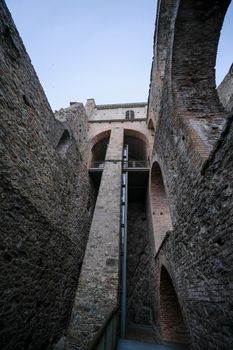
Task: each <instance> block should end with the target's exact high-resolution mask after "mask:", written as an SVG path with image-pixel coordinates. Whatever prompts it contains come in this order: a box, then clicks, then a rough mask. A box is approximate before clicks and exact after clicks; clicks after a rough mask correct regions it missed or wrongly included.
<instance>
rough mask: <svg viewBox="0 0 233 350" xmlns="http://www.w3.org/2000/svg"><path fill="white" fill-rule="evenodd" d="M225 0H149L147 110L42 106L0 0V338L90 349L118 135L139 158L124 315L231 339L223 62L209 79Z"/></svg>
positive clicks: (188, 337)
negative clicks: (153, 4)
mask: <svg viewBox="0 0 233 350" xmlns="http://www.w3.org/2000/svg"><path fill="white" fill-rule="evenodd" d="M228 4H229V1H228V0H224V1H219V0H213V1H204V0H203V1H202V0H200V1H192V0H180V1H178V0H160V1H159V6H158V10H157V21H156V33H155V38H154V59H153V64H152V70H151V84H150V92H149V99H148V108H147V104H146V103H128V104H117V105H116V104H113V105H96V104H95V101H94V99H89V100H88V101H87V103H86V105H85V107H84V106H83V105H82V104H81V103H77V102H72V103H71V105H70V107H68V108H65V109H61V110H60V111H58V112H56V113H55V116H54V115H53V113H52V111H51V108H50V106H49V104H48V102H47V99H46V96H45V95H44V92H43V90H42V88H41V86H40V83H39V80H38V78H37V76H36V73H35V71H34V69H33V67H32V65H31V63H30V59H29V57H28V55H27V53H26V51H25V48H24V46H23V43H22V41H21V39H20V37H19V35H18V32H17V30H16V28H15V26H14V24H13V22H12V19H11V16H10V14H9V12H8V10H7V8H6V6H5V4H4V1H0V15H1V19H2V21H1V23H0V35H1V38H2V39H3V40H2V41H1V46H0V63H1V73H3V74H1V75H0V113H1V131H0V136H1V143H0V156H1V157H0V167H1V168H0V169H1V173H0V177H1V182H0V189H1V202H0V214H1V215H0V227H1V243H0V259H1V266H0V268H1V274H2V276H3V277H2V282H1V295H2V298H1V302H0V306H1V318H0V325H1V327H0V335H1V348H2V349H3V350H13V349H14V350H22V349H24V350H32V349H33V350H36V349H38V350H39V349H52V348H53V349H59V350H60V349H64V348H65V349H70V350H71V349H72V350H78V349H79V350H88V349H89V348H90V347H91V346H92V344H93V340H94V339H96V336H97V335H98V334H99V333H100V331H101V329H102V326H103V324H104V322H105V320H106V319H107V318H108V317H109V315H110V314H111V312H112V310H114V309H115V308H118V306H119V296H120V293H119V291H120V279H119V262H120V259H119V234H120V219H121V215H122V214H121V212H120V202H121V175H122V166H123V165H122V149H123V145H124V143H127V144H128V145H129V150H130V151H129V154H130V156H131V157H132V159H130V161H132V164H133V165H132V168H133V167H134V166H135V164H136V161H141V162H142V163H143V162H144V163H143V164H144V165H143V167H145V168H146V169H144V171H145V172H146V175H145V174H144V175H145V176H144V175H143V176H142V172H140V171H139V172H138V174H137V173H136V172H135V173H133V175H132V176H131V180H132V179H133V181H132V183H133V185H132V184H131V185H132V187H131V188H130V190H129V197H130V200H129V210H128V268H127V272H128V284H127V290H128V304H127V324H128V325H129V324H130V323H134V324H137V326H138V325H143V326H145V325H146V326H152V327H153V336H154V339H155V340H156V341H157V342H160V343H167V342H168V343H179V344H183V345H185V346H186V347H189V348H190V349H192V350H206V349H208V350H220V349H221V350H228V349H230V348H231V346H232V343H233V331H232V330H233V328H232V319H233V313H232V304H233V281H232V275H233V271H232V266H233V255H232V243H233V242H232V226H233V222H232V217H233V212H232V210H233V206H232V203H233V198H232V197H233V186H232V184H233V164H232V161H233V157H232V147H233V144H232V143H233V118H232V115H231V111H232V67H231V69H230V71H229V73H228V75H227V76H226V78H225V79H224V81H223V82H222V84H220V86H219V87H218V90H217V89H216V86H215V74H214V65H215V57H216V50H217V44H218V38H219V35H220V30H221V26H222V22H223V19H224V15H225V12H226V10H227V6H228ZM219 98H220V99H219ZM101 148H103V149H101ZM93 160H94V161H97V165H96V167H97V173H98V174H96V175H95V176H96V177H93V176H92V177H91V170H93V167H92V166H93V162H92V161H93ZM145 164H146V165H145ZM88 170H89V174H88ZM131 170H132V169H131ZM133 170H134V171H135V169H133ZM124 171H126V170H124ZM128 171H129V170H128ZM148 173H149V175H148ZM101 174H102V175H101ZM92 180H93V181H92ZM86 244H87V246H86ZM79 275H80V276H79ZM55 344H56V345H55Z"/></svg>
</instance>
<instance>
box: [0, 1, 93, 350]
mask: <svg viewBox="0 0 233 350" xmlns="http://www.w3.org/2000/svg"><path fill="white" fill-rule="evenodd" d="M0 16H1V23H0V35H1V38H2V39H3V40H1V47H0V67H1V75H0V113H1V122H0V123H1V132H0V135H1V142H0V170H1V172H0V174H1V175H0V176H1V182H0V184H1V185H0V187H1V202H0V211H1V213H0V227H1V245H0V259H1V264H0V265H1V276H2V278H1V287H0V288H1V301H0V303H1V319H0V323H1V327H0V337H1V349H4V350H5V349H14V350H17V349H19V350H22V349H25V350H26V349H28V350H30V349H33V350H36V349H38V350H39V349H46V348H49V347H50V346H51V344H53V343H54V342H56V341H57V340H58V339H59V338H60V337H61V336H62V334H63V332H64V330H65V329H66V327H67V323H68V320H69V314H70V311H71V306H72V302H73V299H74V296H75V290H76V287H77V282H78V277H79V270H80V266H81V263H82V259H83V254H84V250H85V246H86V242H87V237H88V232H89V227H90V221H91V218H92V211H93V205H94V200H95V198H94V194H93V195H92V194H91V193H92V192H93V191H92V187H91V185H90V183H89V179H88V173H87V169H86V168H85V167H84V166H83V164H82V162H81V158H80V153H79V151H78V149H77V148H78V147H77V143H76V142H75V138H74V136H73V135H72V130H70V137H69V142H65V145H66V146H65V149H64V148H63V147H62V145H60V147H59V148H58V149H57V144H58V143H59V139H60V136H61V134H62V132H63V131H64V130H65V127H64V126H63V124H62V123H60V122H58V121H56V120H55V118H54V116H53V113H52V111H51V108H50V106H49V104H48V101H47V99H46V97H45V95H44V92H43V90H42V88H41V85H40V83H39V80H38V78H37V76H36V73H35V71H34V69H33V67H32V65H31V62H30V59H29V57H28V55H27V53H26V51H25V48H24V46H23V43H22V41H21V39H20V37H19V35H18V32H17V30H16V28H15V26H14V24H13V21H12V19H11V16H10V14H9V12H8V10H7V8H6V6H5V4H4V1H1V2H0ZM66 141H67V140H66ZM61 149H63V152H62V153H60V150H61Z"/></svg>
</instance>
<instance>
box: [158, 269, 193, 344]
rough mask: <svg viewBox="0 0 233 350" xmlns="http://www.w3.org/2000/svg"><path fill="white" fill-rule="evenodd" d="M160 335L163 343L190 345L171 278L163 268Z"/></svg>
mask: <svg viewBox="0 0 233 350" xmlns="http://www.w3.org/2000/svg"><path fill="white" fill-rule="evenodd" d="M159 321H160V334H161V339H162V341H163V342H166V343H179V344H189V337H188V334H187V330H186V327H185V324H184V320H183V317H182V312H181V308H180V304H179V301H178V298H177V295H176V292H175V289H174V287H173V283H172V280H171V277H170V276H169V274H168V272H167V270H166V268H165V267H164V266H163V267H162V269H161V276H160V319H159Z"/></svg>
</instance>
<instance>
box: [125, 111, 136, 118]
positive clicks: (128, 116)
mask: <svg viewBox="0 0 233 350" xmlns="http://www.w3.org/2000/svg"><path fill="white" fill-rule="evenodd" d="M125 119H128V120H133V119H134V111H132V110H131V109H130V110H128V111H126V112H125Z"/></svg>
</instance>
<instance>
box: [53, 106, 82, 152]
mask: <svg viewBox="0 0 233 350" xmlns="http://www.w3.org/2000/svg"><path fill="white" fill-rule="evenodd" d="M55 118H56V119H57V120H59V121H60V122H62V124H63V125H64V126H65V125H66V127H67V128H68V129H70V130H72V133H73V136H74V138H75V141H76V144H77V146H78V151H79V153H80V154H81V156H82V158H85V150H86V145H87V137H88V136H87V135H88V118H87V115H86V111H85V108H84V106H83V104H82V103H78V102H71V103H70V107H68V108H61V109H60V110H59V111H56V112H55Z"/></svg>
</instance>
